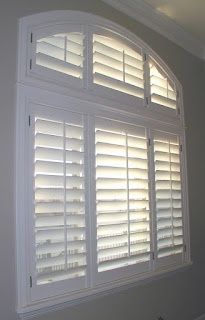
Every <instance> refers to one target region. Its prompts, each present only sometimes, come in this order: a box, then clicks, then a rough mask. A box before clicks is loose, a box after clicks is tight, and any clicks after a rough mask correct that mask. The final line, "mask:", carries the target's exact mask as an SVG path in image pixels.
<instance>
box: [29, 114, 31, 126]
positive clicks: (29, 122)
mask: <svg viewBox="0 0 205 320" xmlns="http://www.w3.org/2000/svg"><path fill="white" fill-rule="evenodd" d="M28 125H29V127H30V126H31V116H28Z"/></svg>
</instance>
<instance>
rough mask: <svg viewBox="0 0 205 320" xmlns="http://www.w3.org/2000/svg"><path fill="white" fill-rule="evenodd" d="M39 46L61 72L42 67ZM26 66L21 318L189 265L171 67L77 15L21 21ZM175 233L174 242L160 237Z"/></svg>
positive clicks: (133, 41) (20, 181)
mask: <svg viewBox="0 0 205 320" xmlns="http://www.w3.org/2000/svg"><path fill="white" fill-rule="evenodd" d="M79 34H80V37H78V38H77V37H76V35H77V36H78V35H79ZM61 35H64V36H67V35H72V39H71V38H70V39H69V41H70V42H69V41H67V40H66V39H65V38H64V42H62V41H61V40H62V39H61V37H60V36H61ZM72 40H73V41H72ZM81 40H82V41H81ZM97 41H98V43H97ZM106 41H107V42H106ZM78 42H79V43H78ZM100 42H102V43H100ZM54 47H55V48H54ZM68 47H69V48H68ZM72 50H73V51H72ZM103 50H104V51H103ZM37 51H38V52H39V53H40V54H41V55H42V56H43V57H45V55H46V54H47V56H49V57H46V59H48V61H50V63H53V62H55V63H56V61H57V65H58V66H60V67H59V68H60V69H59V70H54V69H55V67H54V68H53V69H52V64H51V68H50V69H49V68H46V67H45V66H41V65H40V64H38V62H37V61H36V53H37ZM68 53H70V56H69V58H68V56H67V54H68ZM103 53H105V54H104V56H103ZM150 61H151V62H153V64H154V66H155V67H156V70H155V69H154V70H155V71H156V72H155V73H156V74H154V76H155V78H156V79H154V80H153V75H152V74H151V73H150ZM18 62H19V64H18V78H17V85H16V88H17V105H16V145H17V148H16V183H15V189H16V251H17V252H16V264H17V265H16V270H17V271H16V273H17V312H18V314H19V317H22V318H24V317H25V318H27V317H28V318H30V317H32V316H38V315H41V314H43V313H46V312H48V311H50V310H57V309H59V308H64V307H65V306H69V305H72V304H78V303H81V302H82V301H87V300H88V301H89V300H91V301H92V300H93V299H94V298H95V297H96V296H101V295H105V294H108V293H109V292H113V293H114V292H117V291H120V290H123V289H125V288H129V287H132V286H135V285H137V284H139V283H143V282H145V283H147V281H151V280H152V279H155V278H158V277H164V276H166V274H167V273H170V272H175V271H177V270H180V269H182V268H185V267H187V266H189V265H190V264H191V260H190V241H189V208H188V191H187V190H188V188H187V165H186V141H185V123H184V110H183V90H182V86H181V84H180V82H179V81H178V79H177V78H176V76H175V75H174V74H173V73H172V71H171V70H170V69H169V67H168V66H166V64H165V63H164V62H163V61H162V60H161V58H160V57H159V56H158V55H157V54H156V53H155V52H154V51H153V50H152V49H151V48H150V47H149V46H148V45H146V44H145V43H144V42H143V41H142V40H140V39H138V38H137V36H135V35H134V34H133V33H131V32H130V31H128V30H126V29H125V28H123V27H122V26H120V25H118V24H116V23H114V22H111V21H109V20H106V19H104V18H101V17H99V16H94V15H92V14H88V13H85V12H77V11H65V12H64V11H54V12H47V13H40V14H36V15H33V16H29V17H25V18H21V19H20V24H19V49H18ZM36 62H37V63H36ZM65 65H66V67H65ZM64 67H65V69H62V68H64ZM56 69H58V68H57V67H56ZM72 70H73V71H72ZM66 72H67V74H66ZM72 72H74V73H72ZM69 73H70V74H69ZM158 73H159V74H158ZM157 75H159V78H160V79H157ZM151 78H152V79H151ZM155 80H156V81H155ZM157 81H158V82H157ZM166 84H167V86H166ZM165 87H166V88H165ZM165 91H166V92H165ZM157 93H159V95H158V97H155V96H154V95H156V94H157ZM175 94H176V99H175ZM155 98H157V99H158V100H157V99H156V100H154V99H155ZM170 103H171V104H170ZM173 137H174V138H173ZM172 138H173V139H175V138H176V141H177V143H176V145H177V146H178V151H179V152H178V151H176V150H177V149H176V145H175V143H173V146H172V145H171V142H169V151H171V152H170V153H169V160H170V159H171V157H173V158H174V157H176V159H177V161H176V163H174V161H172V160H170V161H169V166H168V165H167V163H166V164H163V165H162V164H161V163H160V162H159V161H158V160H159V159H158V158H157V156H156V154H157V149H156V148H157V147H156V146H158V145H160V143H158V144H157V142H156V141H157V139H162V140H163V139H165V140H166V139H169V140H170V141H172ZM173 141H175V140H173ZM160 142H161V140H160ZM179 149H180V150H179ZM175 151H176V152H175ZM177 152H178V153H177ZM175 153H176V154H177V156H176V155H175ZM172 154H173V155H172ZM177 157H178V158H177ZM172 162H173V163H172ZM178 162H180V166H179V164H178ZM161 165H162V167H160V166H161ZM163 170H165V171H166V172H164V171H163ZM175 171H176V172H175ZM168 174H169V177H168V179H170V180H169V182H170V181H171V182H170V186H171V185H172V187H170V188H171V191H170V190H168V191H167V186H168V184H166V181H165V180H166V179H165V178H166V177H167V176H168ZM160 179H162V180H163V182H162V184H161V187H162V189H164V190H160V187H159V185H160V183H158V181H157V180H160ZM177 179H178V180H179V183H178V182H177ZM157 183H158V184H157ZM175 189H176V190H175ZM170 198H171V199H170ZM160 204H161V207H162V206H164V207H169V209H166V210H165V211H166V212H165V211H163V212H162V211H160V207H159V205H160ZM180 208H182V209H180ZM180 210H181V211H180ZM160 213H161V215H160ZM165 227H166V228H169V231H170V230H171V231H170V233H171V232H172V244H174V245H175V246H173V247H169V246H168V245H170V243H171V242H169V240H167V239H166V240H163V239H159V238H160V234H161V235H163V234H165V231H166V230H164V229H163V228H165ZM175 230H177V231H176V232H175ZM160 232H161V233H160ZM167 232H168V231H167ZM177 232H178V233H177ZM179 232H181V233H182V236H180V234H179ZM109 236H110V238H108V237H109ZM108 239H109V240H108ZM110 239H111V240H110ZM159 246H168V247H165V248H164V250H165V251H162V250H161V249H162V248H161V249H160V248H159ZM177 246H178V247H177ZM161 253H163V254H164V253H165V256H163V255H161ZM61 269H62V270H61Z"/></svg>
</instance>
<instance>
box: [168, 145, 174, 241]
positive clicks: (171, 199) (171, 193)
mask: <svg viewBox="0 0 205 320" xmlns="http://www.w3.org/2000/svg"><path fill="white" fill-rule="evenodd" d="M168 144H169V170H170V173H169V176H170V197H171V198H170V202H171V222H172V245H174V224H173V222H174V220H173V192H172V167H171V148H170V140H169V141H168Z"/></svg>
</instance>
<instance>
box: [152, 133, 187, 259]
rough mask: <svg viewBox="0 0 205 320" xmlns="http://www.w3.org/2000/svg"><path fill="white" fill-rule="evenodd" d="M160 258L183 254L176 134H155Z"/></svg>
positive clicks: (178, 156)
mask: <svg viewBox="0 0 205 320" xmlns="http://www.w3.org/2000/svg"><path fill="white" fill-rule="evenodd" d="M154 162H155V186H156V187H155V188H156V219H157V256H158V258H163V257H168V256H171V255H177V254H181V255H182V253H183V248H184V247H183V218H182V185H181V169H180V168H181V163H180V144H179V138H178V136H176V135H171V134H167V133H163V132H157V131H156V132H155V133H154Z"/></svg>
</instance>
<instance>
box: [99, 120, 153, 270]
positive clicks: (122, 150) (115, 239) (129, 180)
mask: <svg viewBox="0 0 205 320" xmlns="http://www.w3.org/2000/svg"><path fill="white" fill-rule="evenodd" d="M121 126H123V124H122V125H121ZM124 128H125V129H120V125H119V126H118V127H116V125H115V122H114V121H103V120H98V121H97V123H96V130H95V136H96V140H95V141H96V189H97V190H96V192H97V194H96V200H97V250H98V254H97V259H98V271H99V272H101V271H106V270H112V269H116V268H119V267H123V266H127V265H131V264H136V263H140V262H144V261H148V260H149V259H150V228H149V199H148V167H147V166H148V164H147V140H146V136H145V129H144V128H142V127H135V128H134V129H133V128H132V130H129V127H128V128H126V125H125V127H124Z"/></svg>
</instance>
